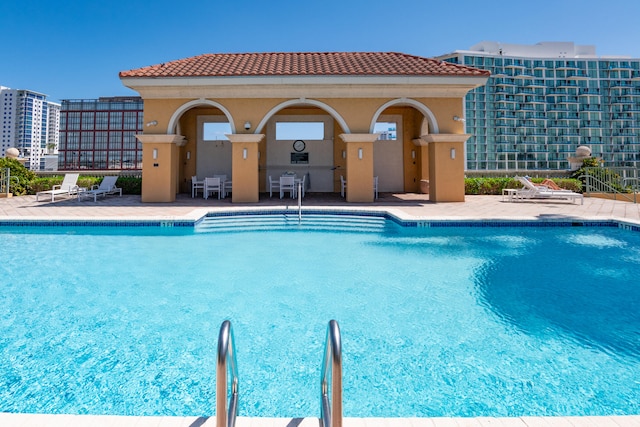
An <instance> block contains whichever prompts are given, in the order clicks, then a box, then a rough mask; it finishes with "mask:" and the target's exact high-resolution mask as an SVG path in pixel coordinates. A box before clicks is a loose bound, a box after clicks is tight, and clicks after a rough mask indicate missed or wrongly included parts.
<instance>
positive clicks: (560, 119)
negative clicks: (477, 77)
mask: <svg viewBox="0 0 640 427" xmlns="http://www.w3.org/2000/svg"><path fill="white" fill-rule="evenodd" d="M438 59H441V60H444V61H447V62H452V63H455V64H463V65H467V66H472V67H476V68H480V69H484V70H488V71H491V77H490V78H489V81H488V83H487V84H486V85H485V86H480V87H478V88H476V89H474V90H472V91H470V92H469V93H468V94H467V96H466V98H465V117H464V118H461V119H462V120H464V121H465V127H466V132H467V133H469V134H471V135H472V136H471V137H470V138H469V140H468V141H467V144H466V161H467V164H466V169H467V170H469V171H476V170H477V171H483V170H486V171H495V170H512V171H513V170H566V169H569V168H570V165H569V160H568V159H569V157H572V156H573V155H574V153H575V152H576V148H577V147H578V146H588V147H589V148H590V149H591V152H592V155H593V156H595V157H598V158H601V159H602V161H603V165H604V166H606V167H634V168H638V167H640V59H629V58H623V57H611V58H609V57H597V56H596V52H595V47H594V46H579V45H575V44H573V43H570V42H543V43H538V44H536V45H511V44H501V43H497V42H482V43H479V44H477V45H475V46H472V47H471V48H470V49H469V50H465V51H455V52H453V53H451V54H447V55H442V56H440V57H438Z"/></svg>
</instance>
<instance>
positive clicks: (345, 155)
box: [342, 150, 347, 159]
mask: <svg viewBox="0 0 640 427" xmlns="http://www.w3.org/2000/svg"><path fill="white" fill-rule="evenodd" d="M342 158H343V159H346V158H347V152H346V151H345V150H342Z"/></svg>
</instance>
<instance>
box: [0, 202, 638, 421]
mask: <svg viewBox="0 0 640 427" xmlns="http://www.w3.org/2000/svg"><path fill="white" fill-rule="evenodd" d="M302 206H303V209H309V208H313V209H330V210H349V211H358V210H369V211H370V210H375V211H384V212H388V213H391V214H393V215H395V216H397V217H399V218H401V219H404V220H487V221H491V220H505V221H512V220H521V221H525V220H526V221H530V220H541V221H554V220H567V221H571V220H619V221H624V222H627V223H630V224H639V225H640V204H633V203H628V202H624V201H614V200H605V199H599V198H589V197H585V199H584V204H583V205H580V204H579V203H572V202H570V201H566V200H525V201H521V202H509V201H506V200H503V198H502V197H501V196H467V197H466V201H465V202H464V203H431V202H429V200H428V197H426V196H424V195H421V194H390V193H385V194H381V195H380V198H379V199H378V200H376V201H375V203H346V202H345V201H344V199H342V198H341V197H340V196H339V195H333V194H330V195H324V194H323V195H320V194H309V195H308V197H306V198H305V199H304V200H303V202H302ZM266 209H296V210H297V202H296V201H295V200H294V201H292V200H291V199H282V200H281V199H279V198H277V197H273V198H269V197H268V195H266V196H265V195H261V199H260V202H259V203H250V204H233V203H231V200H230V199H229V198H227V199H223V200H218V199H211V198H210V199H208V200H203V199H202V198H195V199H192V198H191V197H189V196H187V195H183V194H181V195H178V197H177V200H176V201H175V202H173V203H141V201H140V196H127V195H125V196H122V197H117V196H108V197H107V198H105V199H99V200H98V201H97V202H93V201H90V200H84V201H77V200H76V199H68V200H65V199H61V200H59V201H55V202H49V201H40V202H36V201H35V196H22V197H12V198H0V220H70V219H82V220H90V219H96V220H124V219H133V220H143V219H160V220H181V219H187V220H197V219H199V218H201V217H202V216H204V215H205V214H206V213H208V212H228V211H245V210H258V211H259V210H266ZM214 405H215V403H214V402H212V406H214ZM215 421H216V420H215V418H214V417H211V418H206V417H195V416H194V417H122V416H93V415H48V414H11V413H0V426H2V427H14V426H15V427H36V426H37V427H45V426H46V427H58V426H60V427H62V426H65V427H80V426H83V427H84V426H92V427H93V426H95V427H103V426H104V427H107V426H109V427H120V426H122V427H125V426H126V427H132V426H135V427H201V426H202V427H211V426H215ZM236 425H237V426H238V427H276V426H277V427H317V426H320V422H319V420H318V418H314V417H309V418H249V417H238V419H237V423H236ZM343 426H344V427H400V426H408V427H449V426H451V427H453V426H470V427H471V426H473V427H498V426H500V427H504V426H513V427H538V426H540V427H543V426H544V427H561V426H562V427H565V426H566V427H591V426H598V427H600V426H601V427H609V426H611V427H640V414H639V415H635V416H610V417H517V418H492V417H477V418H345V419H344V421H343Z"/></svg>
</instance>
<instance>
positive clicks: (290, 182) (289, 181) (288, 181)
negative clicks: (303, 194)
mask: <svg viewBox="0 0 640 427" xmlns="http://www.w3.org/2000/svg"><path fill="white" fill-rule="evenodd" d="M286 191H288V192H290V193H291V198H292V199H293V198H294V197H296V177H295V176H281V177H280V198H281V199H282V198H283V197H284V193H285V192H286Z"/></svg>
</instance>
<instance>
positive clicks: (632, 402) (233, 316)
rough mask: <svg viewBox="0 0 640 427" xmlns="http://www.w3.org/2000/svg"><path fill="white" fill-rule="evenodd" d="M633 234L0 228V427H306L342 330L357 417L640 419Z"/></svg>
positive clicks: (639, 262) (639, 323)
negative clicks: (157, 425)
mask: <svg viewBox="0 0 640 427" xmlns="http://www.w3.org/2000/svg"><path fill="white" fill-rule="evenodd" d="M639 239H640V234H638V233H635V232H629V231H625V230H621V229H618V228H610V227H606V228H603V227H562V228H561V227H550V228H546V227H508V228H505V227H488V228H480V227H447V228H435V227H431V228H402V227H399V226H398V225H397V224H395V223H393V222H390V221H387V222H386V223H385V224H384V226H383V228H382V229H376V230H368V231H366V232H362V231H357V230H354V231H353V232H349V231H347V230H341V231H340V232H339V233H338V232H327V231H309V230H305V229H298V228H296V227H294V228H288V229H281V230H278V231H269V232H266V231H263V230H254V231H245V232H236V231H233V232H227V231H224V232H214V233H200V232H196V231H194V230H189V229H186V228H181V229H175V228H174V229H170V228H156V227H151V228H150V227H141V228H110V227H99V228H91V227H64V228H28V227H27V228H12V227H3V228H0V244H1V246H2V251H1V253H0V273H1V274H2V277H3V280H2V285H0V289H1V290H2V292H0V307H3V310H2V312H1V314H0V411H5V412H46V413H80V414H83V413H92V414H123V415H134V414H135V415H211V414H212V413H213V411H214V402H215V364H216V355H215V348H216V339H217V333H218V328H219V327H220V324H221V323H222V321H223V320H225V319H230V320H231V321H232V323H233V327H234V332H235V338H236V346H237V355H238V364H239V371H240V406H239V414H240V415H243V416H278V417H280V416H284V417H303V416H318V414H319V377H320V363H321V359H322V351H323V345H324V342H323V341H324V334H325V331H326V325H327V322H328V321H329V320H330V319H332V318H333V319H337V320H338V322H339V323H340V326H341V330H342V339H343V355H344V365H343V369H344V381H343V384H344V414H345V416H353V417H372V416H374V417H375V416H385V417H413V416H419V417H427V416H518V415H603V414H612V415H613V414H637V413H638V412H640V411H639V408H640V385H639V383H638V380H637V379H638V378H640V358H639V355H640V344H639V337H640V315H639V314H638V311H637V307H638V303H639V302H640V290H639V289H638V286H637V284H636V282H637V277H638V276H639V273H640V249H638V248H640V245H639V243H640V242H639Z"/></svg>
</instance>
